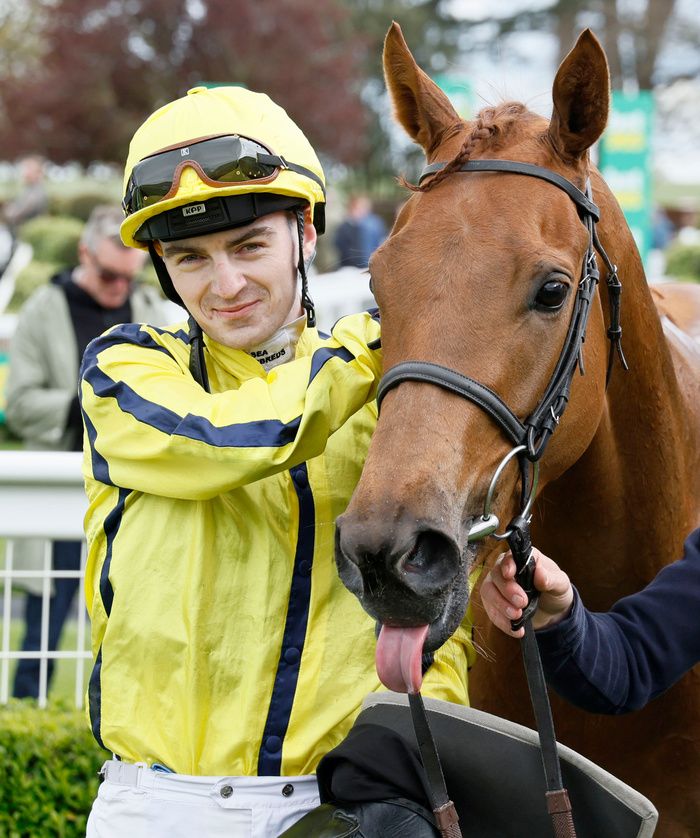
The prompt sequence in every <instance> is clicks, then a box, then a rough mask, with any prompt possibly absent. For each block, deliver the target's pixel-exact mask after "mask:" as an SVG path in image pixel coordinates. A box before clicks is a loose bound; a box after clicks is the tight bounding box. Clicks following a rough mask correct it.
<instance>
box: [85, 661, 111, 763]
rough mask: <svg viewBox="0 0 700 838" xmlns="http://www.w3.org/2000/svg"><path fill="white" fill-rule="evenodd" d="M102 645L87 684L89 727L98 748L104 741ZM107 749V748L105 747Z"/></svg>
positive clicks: (103, 746) (103, 745) (103, 744)
mask: <svg viewBox="0 0 700 838" xmlns="http://www.w3.org/2000/svg"><path fill="white" fill-rule="evenodd" d="M101 675H102V646H100V650H99V652H98V653H97V657H96V658H95V664H94V666H93V667H92V673H91V674H90V683H89V684H88V707H89V710H90V727H91V729H92V735H93V736H94V737H95V739H96V740H97V744H98V745H99V746H100V748H105V743H104V742H103V741H102V729H101V728H102V684H101ZM105 750H107V748H105Z"/></svg>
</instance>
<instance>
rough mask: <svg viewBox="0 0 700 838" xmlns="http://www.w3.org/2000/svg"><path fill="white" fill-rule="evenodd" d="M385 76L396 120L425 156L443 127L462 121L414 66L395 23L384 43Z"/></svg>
mask: <svg viewBox="0 0 700 838" xmlns="http://www.w3.org/2000/svg"><path fill="white" fill-rule="evenodd" d="M384 77H385V78H386V84H387V87H388V88H389V93H390V94H391V99H392V102H393V103H394V112H395V115H396V118H397V120H398V121H399V123H400V124H401V125H402V126H403V128H404V130H405V131H406V133H407V134H408V135H409V137H411V139H413V140H415V141H416V142H417V143H418V144H419V145H421V146H422V147H423V150H424V151H425V153H426V154H429V153H430V152H431V151H432V150H433V149H434V148H435V147H436V146H437V145H438V144H439V142H440V139H441V137H442V135H443V133H444V131H445V129H446V128H450V127H451V126H453V125H455V124H456V123H459V122H462V120H461V118H460V117H459V116H458V115H457V113H456V111H455V109H454V108H453V107H452V105H451V104H450V100H449V99H448V98H447V96H446V95H445V94H444V93H443V92H442V90H440V88H439V87H438V86H437V85H436V84H435V82H434V81H433V80H432V79H430V78H429V77H428V76H427V75H426V74H425V73H424V72H423V71H422V70H421V68H420V67H419V66H418V65H417V64H416V61H415V59H414V57H413V55H411V51H410V50H409V48H408V46H407V45H406V41H405V40H404V37H403V34H402V32H401V27H400V26H399V25H398V23H396V22H394V23H392V24H391V26H390V27H389V31H388V32H387V34H386V39H385V40H384Z"/></svg>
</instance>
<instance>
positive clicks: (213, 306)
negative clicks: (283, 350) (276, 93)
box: [158, 212, 316, 349]
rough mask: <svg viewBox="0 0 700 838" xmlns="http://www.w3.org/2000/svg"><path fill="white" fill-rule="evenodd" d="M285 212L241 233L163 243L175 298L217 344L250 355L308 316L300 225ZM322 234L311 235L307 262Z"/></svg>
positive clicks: (308, 231) (308, 228)
mask: <svg viewBox="0 0 700 838" xmlns="http://www.w3.org/2000/svg"><path fill="white" fill-rule="evenodd" d="M290 218H291V217H290V216H289V215H288V214H286V213H284V212H277V213H272V214H271V215H265V216H263V217H262V218H258V219H256V220H255V221H253V222H252V223H250V224H248V225H246V226H245V227H236V228H234V229H231V230H223V231H221V232H217V233H209V234H207V235H203V236H196V237H193V238H189V239H180V240H178V241H174V242H162V243H159V246H158V249H159V250H161V251H162V256H163V260H164V261H165V265H166V267H167V269H168V273H169V274H170V277H171V279H172V282H173V285H174V286H175V290H176V291H177V293H178V294H179V295H180V297H181V299H182V301H183V302H184V303H185V305H186V306H187V309H188V311H189V312H190V314H191V315H192V316H193V317H194V319H195V320H196V321H197V323H198V324H199V325H200V326H201V328H202V331H203V332H204V333H205V334H207V335H208V336H209V337H210V338H212V339H213V340H215V341H217V343H221V344H223V345H224V346H229V347H232V348H234V349H250V348H253V347H255V346H258V345H259V344H261V343H263V342H264V341H266V340H267V339H268V338H269V337H271V336H272V335H273V334H274V333H275V332H276V331H277V330H278V329H279V328H280V327H281V326H283V325H284V324H285V323H289V322H290V321H291V320H294V319H295V318H296V317H298V316H300V315H301V314H302V308H301V302H300V297H299V294H298V293H297V261H298V243H297V234H296V225H295V224H294V223H293V219H292V221H290ZM315 244H316V230H315V228H314V226H313V225H312V224H310V223H307V224H306V225H305V227H304V256H305V258H308V257H309V256H310V255H311V253H312V252H313V249H314V247H315Z"/></svg>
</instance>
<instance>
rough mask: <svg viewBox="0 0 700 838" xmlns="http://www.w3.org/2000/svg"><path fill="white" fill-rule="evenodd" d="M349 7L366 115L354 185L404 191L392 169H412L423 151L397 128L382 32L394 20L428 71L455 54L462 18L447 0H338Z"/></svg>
mask: <svg viewBox="0 0 700 838" xmlns="http://www.w3.org/2000/svg"><path fill="white" fill-rule="evenodd" d="M342 2H343V4H344V5H345V6H346V7H347V9H348V11H349V12H350V17H349V19H348V20H347V22H346V24H345V26H346V27H350V28H351V29H352V30H353V31H356V32H362V34H363V43H362V47H363V49H362V62H363V67H364V74H365V76H366V79H367V81H366V83H365V85H364V88H363V98H364V101H365V102H366V104H367V106H368V109H369V114H370V120H369V127H368V143H369V153H368V154H367V155H366V156H365V157H364V159H363V160H362V163H361V164H360V165H358V166H355V167H354V169H353V173H352V180H353V181H354V182H353V184H352V186H353V188H356V189H361V190H363V191H367V192H371V193H375V194H377V193H384V194H386V193H393V194H394V195H396V194H399V193H401V194H403V190H400V189H399V188H398V187H397V186H396V184H395V180H394V177H393V175H394V174H395V173H396V172H397V171H398V170H400V169H404V168H408V169H409V170H413V169H415V168H416V167H417V166H418V160H419V159H422V156H423V153H422V151H421V150H420V149H419V148H418V147H417V146H415V145H413V144H409V143H408V142H407V140H406V137H405V136H404V134H403V132H402V131H400V130H399V129H397V128H396V126H395V125H394V123H393V119H392V115H391V105H390V102H389V98H388V95H387V94H386V91H385V85H384V72H383V68H382V48H383V44H384V37H385V36H386V33H387V30H388V28H389V26H390V24H391V21H392V20H395V21H397V22H398V23H399V24H400V26H401V29H402V31H403V34H404V37H405V38H406V41H407V43H408V45H409V46H410V48H411V51H412V52H413V55H414V56H415V59H416V61H417V62H418V64H419V65H420V67H421V68H422V69H423V70H425V72H426V73H428V75H435V74H438V73H444V72H446V71H447V70H448V69H449V68H450V67H451V66H453V64H454V62H455V59H456V58H457V57H458V54H459V39H460V35H461V34H462V32H463V21H461V20H458V19H457V18H456V17H455V16H454V15H453V14H452V13H451V12H450V6H451V4H450V3H449V2H446V0H342Z"/></svg>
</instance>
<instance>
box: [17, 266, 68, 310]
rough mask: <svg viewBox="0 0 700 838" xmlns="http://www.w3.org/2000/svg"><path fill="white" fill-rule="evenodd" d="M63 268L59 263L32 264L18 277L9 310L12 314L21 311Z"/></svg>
mask: <svg viewBox="0 0 700 838" xmlns="http://www.w3.org/2000/svg"><path fill="white" fill-rule="evenodd" d="M61 267H63V266H62V265H60V264H58V263H57V262H38V261H33V262H30V263H29V264H28V265H27V267H26V268H23V269H22V270H21V271H20V272H19V274H18V275H17V279H16V281H15V290H14V293H13V294H12V299H11V300H10V302H9V305H8V306H7V310H8V311H10V312H17V311H19V309H20V307H21V306H22V304H23V303H24V302H25V300H26V299H27V298H28V297H29V295H30V294H32V293H33V292H34V291H36V289H37V288H38V287H39V286H40V285H45V284H46V283H47V282H48V281H49V280H50V279H51V277H52V276H53V275H54V274H55V273H58V272H59V271H60V270H61Z"/></svg>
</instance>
